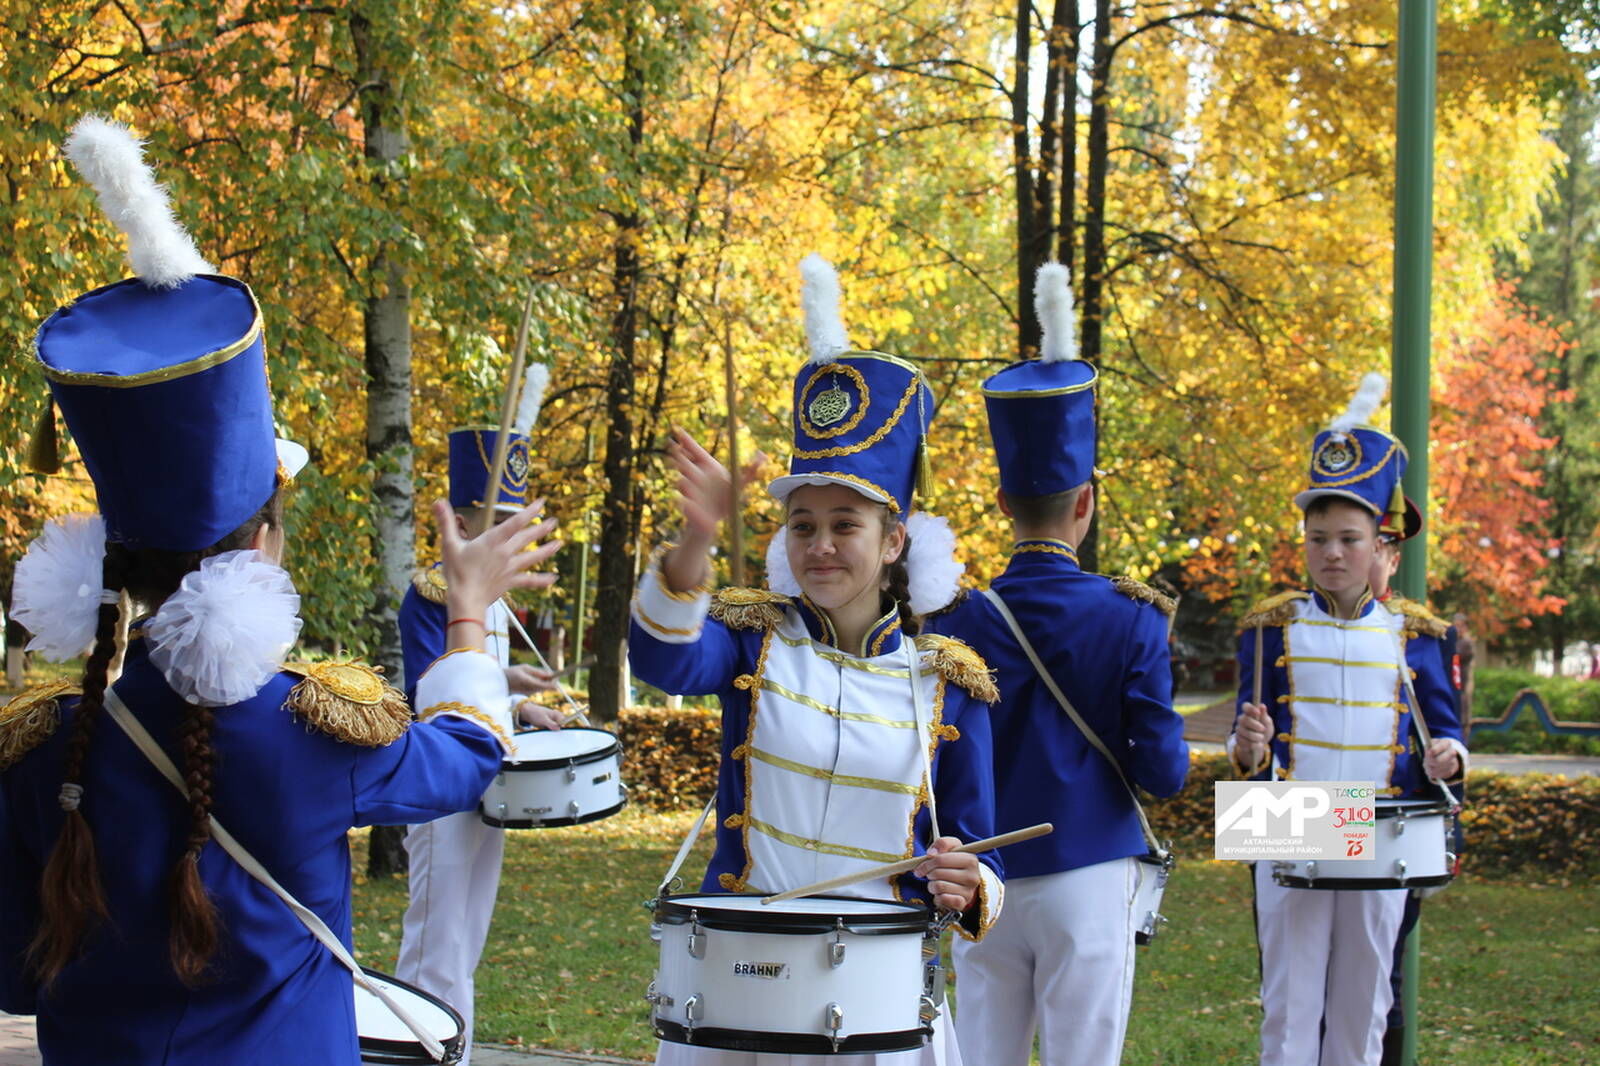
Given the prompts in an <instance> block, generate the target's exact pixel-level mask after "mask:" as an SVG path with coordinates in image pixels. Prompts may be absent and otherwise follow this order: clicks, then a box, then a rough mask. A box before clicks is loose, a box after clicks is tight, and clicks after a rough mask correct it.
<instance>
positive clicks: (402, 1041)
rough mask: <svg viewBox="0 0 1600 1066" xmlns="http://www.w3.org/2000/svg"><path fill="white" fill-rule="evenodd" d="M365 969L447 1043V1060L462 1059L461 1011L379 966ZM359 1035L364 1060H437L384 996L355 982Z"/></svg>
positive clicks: (457, 1060) (397, 1001)
mask: <svg viewBox="0 0 1600 1066" xmlns="http://www.w3.org/2000/svg"><path fill="white" fill-rule="evenodd" d="M363 972H364V973H365V974H366V975H367V976H368V977H369V978H371V979H372V982H373V983H374V984H376V985H379V986H380V987H382V989H383V990H384V992H386V993H387V994H388V995H389V998H390V999H393V1000H394V1001H395V1002H396V1003H398V1004H400V1006H401V1007H403V1008H404V1009H405V1011H406V1012H407V1013H408V1014H410V1015H411V1017H413V1018H415V1019H416V1020H417V1022H418V1023H420V1024H421V1025H422V1027H423V1028H424V1029H426V1030H427V1031H428V1033H429V1034H430V1035H431V1036H433V1038H434V1039H435V1040H438V1041H439V1043H441V1044H443V1045H444V1048H445V1061H446V1062H459V1061H460V1059H461V1043H462V1041H461V1029H462V1021H461V1015H459V1014H457V1013H456V1011H455V1010H454V1008H452V1007H451V1006H450V1005H449V1004H447V1003H445V1002H444V1001H443V1000H441V999H438V998H436V997H434V996H430V995H428V993H426V992H424V991H422V990H421V989H420V988H415V987H413V986H411V985H408V984H406V983H405V982H404V981H400V980H397V979H396V978H393V977H390V976H389V975H388V974H382V973H379V972H377V971H376V970H366V969H363ZM355 996H356V1035H357V1036H358V1037H359V1038H360V1043H361V1061H362V1062H373V1063H412V1062H426V1063H431V1062H433V1061H434V1060H433V1059H432V1058H430V1057H429V1055H428V1053H427V1052H426V1051H425V1050H424V1049H423V1047H422V1043H421V1042H420V1041H419V1040H418V1039H417V1036H416V1034H415V1033H413V1032H412V1031H411V1030H410V1029H409V1028H408V1027H407V1026H406V1024H405V1022H402V1021H401V1020H400V1019H399V1018H398V1017H396V1016H395V1014H394V1013H393V1012H392V1011H390V1010H389V1008H388V1007H387V1006H385V1005H384V1002H383V1000H381V999H379V998H378V997H377V996H375V995H373V994H372V993H371V992H368V991H367V990H366V989H365V988H362V987H361V986H360V985H356V986H355Z"/></svg>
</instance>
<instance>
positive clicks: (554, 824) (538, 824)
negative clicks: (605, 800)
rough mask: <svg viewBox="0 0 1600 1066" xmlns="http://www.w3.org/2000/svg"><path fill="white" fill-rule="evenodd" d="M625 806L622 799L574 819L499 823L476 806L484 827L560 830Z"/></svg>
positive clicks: (528, 819) (511, 820)
mask: <svg viewBox="0 0 1600 1066" xmlns="http://www.w3.org/2000/svg"><path fill="white" fill-rule="evenodd" d="M627 805H628V801H627V800H626V799H624V800H623V801H622V802H621V803H618V804H616V805H615V806H612V807H607V808H605V809H604V810H600V811H594V812H593V813H591V814H580V815H578V816H577V817H576V818H567V817H561V818H539V819H534V818H507V819H506V820H505V821H501V820H500V819H498V818H492V817H490V816H489V813H488V812H487V811H485V810H484V809H483V804H481V803H480V804H478V817H479V818H480V819H481V820H482V821H483V824H484V825H492V826H494V827H495V828H496V829H560V828H562V827H563V826H569V825H585V824H587V823H589V822H598V821H599V820H600V819H602V818H610V817H611V816H612V815H613V814H616V813H617V812H618V811H620V810H622V808H624V807H626V806H627Z"/></svg>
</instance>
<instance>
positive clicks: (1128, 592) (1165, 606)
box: [1111, 574, 1178, 618]
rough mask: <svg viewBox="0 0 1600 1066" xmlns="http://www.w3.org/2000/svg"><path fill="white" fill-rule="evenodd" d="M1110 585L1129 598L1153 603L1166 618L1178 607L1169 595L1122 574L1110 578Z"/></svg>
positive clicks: (1176, 602)
mask: <svg viewBox="0 0 1600 1066" xmlns="http://www.w3.org/2000/svg"><path fill="white" fill-rule="evenodd" d="M1111 587H1112V588H1114V589H1116V590H1117V591H1118V592H1120V593H1122V594H1123V595H1124V596H1126V597H1128V599H1130V600H1140V601H1142V602H1144V603H1153V604H1155V605H1156V608H1157V609H1158V610H1159V611H1160V612H1161V613H1162V614H1164V615H1166V616H1167V617H1168V618H1171V617H1172V615H1173V613H1174V612H1176V611H1177V609H1178V601H1177V600H1175V599H1173V598H1172V597H1171V596H1168V595H1165V594H1163V593H1160V592H1157V591H1156V590H1155V589H1153V588H1151V587H1150V586H1149V585H1146V584H1145V583H1144V582H1143V581H1138V580H1136V579H1134V578H1131V577H1129V576H1127V575H1126V574H1123V575H1122V576H1121V577H1114V578H1112V579H1111Z"/></svg>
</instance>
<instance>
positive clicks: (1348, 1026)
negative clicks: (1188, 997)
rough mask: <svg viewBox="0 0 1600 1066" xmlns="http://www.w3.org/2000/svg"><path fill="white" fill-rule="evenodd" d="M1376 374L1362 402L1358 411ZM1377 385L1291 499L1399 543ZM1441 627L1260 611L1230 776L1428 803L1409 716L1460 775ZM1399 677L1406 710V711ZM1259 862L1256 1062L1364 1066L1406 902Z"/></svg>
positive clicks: (1402, 525)
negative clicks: (1315, 883) (1354, 514)
mask: <svg viewBox="0 0 1600 1066" xmlns="http://www.w3.org/2000/svg"><path fill="white" fill-rule="evenodd" d="M1374 378H1376V386H1377V388H1376V390H1375V396H1373V397H1370V405H1368V404H1363V403H1362V402H1361V397H1362V395H1363V394H1364V393H1369V392H1372V391H1374V390H1373V389H1372V386H1373V384H1374V382H1373V380H1372V379H1374ZM1382 386H1383V381H1382V379H1381V377H1378V376H1376V375H1371V376H1369V380H1368V381H1367V382H1366V383H1364V384H1363V387H1362V390H1361V392H1358V394H1357V402H1355V403H1353V404H1352V406H1351V412H1349V413H1347V414H1346V416H1345V417H1344V418H1343V419H1341V420H1339V421H1336V422H1335V424H1334V427H1333V428H1330V429H1328V430H1324V431H1323V432H1321V433H1319V434H1318V435H1317V437H1316V439H1315V440H1314V441H1313V443H1312V458H1311V468H1310V474H1309V477H1308V483H1309V484H1308V487H1307V488H1306V489H1305V490H1304V491H1302V492H1300V493H1299V494H1297V495H1296V497H1295V503H1296V505H1297V506H1299V507H1301V508H1306V507H1308V506H1309V505H1311V504H1312V503H1313V502H1314V501H1316V500H1317V499H1318V498H1320V497H1326V496H1332V497H1335V498H1338V499H1342V500H1345V501H1347V502H1349V503H1352V504H1355V505H1357V506H1359V507H1361V508H1362V509H1363V510H1365V511H1367V512H1368V513H1370V514H1371V515H1372V517H1373V522H1374V534H1375V536H1377V535H1383V536H1390V537H1395V538H1404V537H1406V536H1409V535H1411V533H1414V532H1415V531H1416V529H1417V528H1419V526H1420V515H1418V514H1417V513H1416V509H1415V507H1414V506H1412V505H1411V504H1410V501H1408V500H1406V499H1405V497H1404V495H1403V493H1402V492H1401V482H1400V479H1401V475H1402V474H1403V473H1404V471H1405V466H1406V461H1407V456H1406V450H1405V446H1404V445H1403V444H1402V443H1401V442H1400V441H1399V440H1398V439H1397V438H1396V437H1394V436H1393V435H1392V434H1389V433H1387V432H1385V431H1383V430H1381V429H1377V428H1375V427H1372V426H1370V425H1366V424H1364V422H1365V419H1366V418H1367V417H1370V415H1371V409H1372V408H1375V407H1376V405H1377V402H1378V401H1380V400H1381V398H1382ZM1341 423H1342V424H1341ZM1413 606H1414V605H1413ZM1443 630H1444V627H1443V625H1442V623H1439V622H1438V620H1437V619H1434V618H1432V616H1431V615H1428V614H1427V613H1426V612H1425V611H1422V610H1417V609H1408V608H1407V607H1406V605H1405V604H1404V603H1401V602H1397V603H1395V604H1394V605H1392V606H1391V605H1385V604H1383V603H1380V602H1378V601H1377V600H1375V599H1374V598H1373V597H1372V595H1371V592H1370V590H1367V591H1365V592H1364V593H1363V594H1362V595H1361V597H1360V598H1359V599H1358V600H1357V602H1356V603H1355V606H1354V608H1353V609H1352V610H1351V611H1350V612H1349V613H1348V615H1347V616H1346V615H1345V614H1344V613H1343V612H1341V610H1340V609H1339V607H1338V605H1337V604H1336V603H1335V602H1334V600H1333V598H1332V597H1331V596H1329V595H1328V594H1327V593H1325V592H1323V591H1322V590H1320V589H1316V588H1311V589H1305V590H1294V591H1290V592H1285V593H1281V594H1279V595H1277V596H1273V597H1271V598H1270V599H1268V600H1266V601H1264V602H1262V603H1261V604H1258V605H1257V606H1256V607H1255V608H1254V609H1253V610H1251V611H1250V612H1249V613H1248V614H1247V615H1246V616H1245V618H1244V619H1243V621H1242V632H1241V634H1240V640H1239V697H1238V708H1239V712H1238V713H1239V714H1241V715H1242V714H1243V707H1244V705H1245V704H1246V703H1248V702H1252V700H1253V689H1254V686H1255V683H1256V680H1257V674H1258V673H1259V674H1260V681H1261V699H1262V702H1263V703H1264V704H1265V705H1266V708H1267V713H1268V715H1269V716H1270V717H1271V720H1272V737H1271V741H1270V743H1269V745H1268V750H1267V751H1266V753H1265V754H1264V755H1263V757H1262V759H1261V761H1260V763H1259V764H1258V765H1255V766H1244V765H1241V763H1240V760H1239V757H1238V753H1237V751H1236V750H1235V739H1236V738H1235V737H1234V736H1232V735H1230V736H1229V738H1228V751H1229V756H1230V758H1231V759H1232V760H1233V762H1234V765H1235V768H1236V769H1237V770H1238V772H1239V773H1240V774H1241V775H1244V776H1252V777H1254V778H1256V779H1262V780H1264V779H1268V778H1271V779H1275V780H1301V781H1371V782H1372V783H1373V785H1374V787H1375V788H1376V789H1377V791H1378V795H1379V796H1380V798H1381V800H1405V799H1415V798H1421V797H1427V798H1433V797H1435V796H1437V795H1438V793H1437V789H1436V787H1434V786H1429V785H1428V784H1427V781H1426V776H1425V773H1424V770H1423V752H1422V749H1421V745H1420V742H1419V741H1417V740H1415V739H1414V723H1413V721H1412V718H1413V716H1414V715H1416V714H1419V713H1420V714H1421V715H1422V716H1423V718H1424V720H1425V722H1426V723H1427V726H1428V728H1429V730H1430V731H1431V733H1432V735H1433V737H1434V738H1435V739H1438V738H1445V739H1447V740H1449V741H1450V743H1451V744H1452V745H1453V746H1454V747H1455V748H1456V750H1457V752H1458V754H1459V755H1460V756H1461V760H1462V766H1463V767H1464V766H1465V765H1466V748H1465V747H1464V746H1463V745H1462V742H1461V730H1460V726H1459V723H1458V721H1457V719H1456V714H1455V697H1454V692H1453V690H1452V687H1451V685H1450V681H1449V677H1448V675H1447V673H1446V671H1445V664H1444V656H1443V652H1442V649H1441V647H1440V638H1441V637H1442V636H1443V635H1444V631H1443ZM1258 634H1259V643H1260V649H1261V650H1260V654H1259V660H1258V655H1257V640H1258V636H1257V635H1258ZM1408 677H1409V680H1410V682H1411V691H1413V692H1415V695H1416V702H1417V703H1418V704H1420V706H1413V702H1412V699H1411V697H1410V694H1409V693H1408V691H1407V686H1406V680H1407V679H1408ZM1236 723H1237V719H1236ZM1271 866H1272V864H1271V863H1267V862H1258V863H1256V864H1255V870H1254V875H1253V876H1254V882H1255V899H1256V906H1255V915H1256V938H1257V943H1258V944H1259V946H1260V953H1261V1001H1262V1013H1263V1019H1262V1027H1261V1063H1262V1066H1316V1064H1317V1063H1319V1062H1321V1063H1330V1062H1341V1063H1344V1062H1348V1063H1374V1064H1375V1063H1377V1062H1378V1061H1379V1057H1380V1055H1381V1052H1382V1041H1383V1030H1384V1024H1385V1016H1386V1014H1387V1012H1388V1010H1389V1006H1390V1003H1391V999H1392V996H1393V991H1392V988H1391V985H1390V980H1389V978H1390V969H1391V965H1392V961H1393V957H1394V947H1395V941H1396V936H1397V933H1398V930H1399V927H1400V923H1401V919H1402V915H1403V911H1404V906H1405V896H1406V891H1405V890H1404V889H1377V890H1317V889H1307V888H1289V887H1285V886H1282V885H1279V884H1277V883H1276V882H1275V881H1274V880H1273V877H1272V870H1271Z"/></svg>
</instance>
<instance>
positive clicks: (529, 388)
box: [511, 363, 550, 437]
mask: <svg viewBox="0 0 1600 1066" xmlns="http://www.w3.org/2000/svg"><path fill="white" fill-rule="evenodd" d="M549 387H550V368H549V367H547V366H545V365H544V364H543V363H530V364H528V369H527V372H526V373H524V374H523V376H522V395H521V396H519V397H518V398H517V415H516V417H515V418H514V419H512V421H511V428H512V429H513V430H515V431H516V432H518V433H521V434H522V435H523V436H524V437H526V436H527V435H528V434H529V433H530V432H532V431H533V424H534V423H535V422H537V421H539V410H540V408H542V407H543V406H544V392H545V389H547V388H549Z"/></svg>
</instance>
